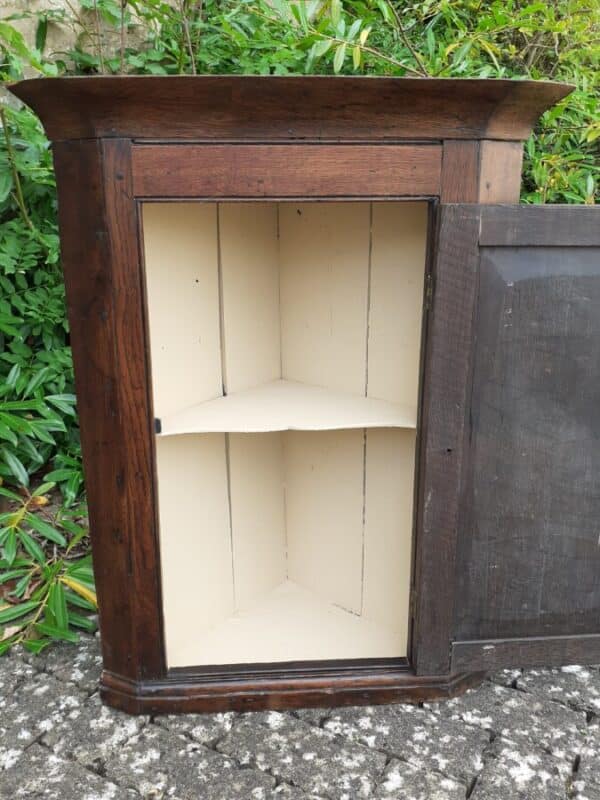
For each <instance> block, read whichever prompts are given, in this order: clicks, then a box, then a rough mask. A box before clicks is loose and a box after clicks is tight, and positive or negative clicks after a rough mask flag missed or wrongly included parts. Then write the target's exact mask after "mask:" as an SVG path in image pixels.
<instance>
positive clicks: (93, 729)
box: [0, 637, 600, 800]
mask: <svg viewBox="0 0 600 800" xmlns="http://www.w3.org/2000/svg"><path fill="white" fill-rule="evenodd" d="M100 668H101V663H100V649H99V642H98V639H97V638H95V637H84V638H82V642H81V644H80V645H78V646H71V645H58V646H56V647H53V648H50V649H48V650H47V651H45V652H44V653H43V654H42V656H41V657H40V658H35V657H33V656H31V655H30V654H25V653H22V652H21V653H13V654H11V655H10V656H5V657H3V658H0V800H12V798H25V799H26V800H42V798H44V799H45V800H75V798H77V800H130V799H131V800H467V799H468V798H469V799H470V800H600V671H599V670H598V668H597V667H567V668H564V669H537V670H504V671H502V672H500V673H497V674H496V675H494V676H491V678H490V679H489V680H487V681H485V682H484V684H483V685H482V686H481V687H479V688H478V689H474V690H471V691H469V692H468V693H466V694H465V695H464V696H462V697H460V698H456V699H454V700H451V701H447V702H442V703H428V704H422V705H421V706H411V705H391V706H378V707H363V708H341V709H303V710H295V711H289V712H285V713H279V712H274V711H269V712H261V713H256V714H238V713H232V712H231V713H225V714H209V715H200V714H189V715H182V716H163V717H156V718H150V717H130V716H127V715H125V714H122V713H120V712H118V711H114V710H113V709H110V708H108V707H106V706H103V705H102V704H101V702H100V700H99V697H98V693H97V691H96V689H97V682H98V679H99V676H100Z"/></svg>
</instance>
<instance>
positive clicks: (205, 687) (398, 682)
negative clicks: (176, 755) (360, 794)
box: [100, 663, 485, 714]
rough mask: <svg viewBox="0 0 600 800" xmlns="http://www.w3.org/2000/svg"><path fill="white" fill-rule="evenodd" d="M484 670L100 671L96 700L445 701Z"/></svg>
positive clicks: (139, 705)
mask: <svg viewBox="0 0 600 800" xmlns="http://www.w3.org/2000/svg"><path fill="white" fill-rule="evenodd" d="M484 675H485V673H484V672H478V673H469V674H462V675H455V676H452V677H446V678H428V677H417V676H415V675H414V673H413V672H411V671H410V670H409V669H406V668H399V667H395V668H393V667H387V668H386V667H383V668H377V667H376V666H371V667H361V666H359V665H353V664H352V663H349V664H347V665H346V668H344V667H343V666H342V665H341V664H340V665H339V666H338V667H337V668H334V669H331V668H330V669H329V671H326V670H322V671H321V673H320V674H318V673H316V674H309V673H303V671H297V670H293V669H292V670H291V671H289V672H283V673H281V672H280V673H279V674H276V673H275V674H274V673H271V672H266V673H265V674H263V675H262V676H260V675H258V674H257V675H255V676H254V677H251V678H248V677H244V676H243V675H238V676H235V675H228V676H226V677H224V676H220V675H217V676H216V677H215V678H214V679H212V680H211V679H210V676H207V675H202V676H200V675H194V674H189V675H187V676H185V675H182V674H181V673H180V672H171V673H169V676H168V677H166V678H165V679H163V680H160V681H159V680H156V681H146V682H139V683H135V682H133V681H130V680H127V679H123V678H122V677H120V676H119V675H114V674H113V673H110V672H107V671H105V672H104V673H103V674H102V682H101V688H100V691H101V696H102V699H103V700H104V701H105V702H107V703H109V704H110V705H112V706H114V707H115V708H119V709H121V710H122V711H126V712H128V713H129V714H165V713H172V712H173V711H176V712H180V713H195V712H215V711H259V710H261V709H281V710H283V709H286V708H318V707H330V706H343V705H372V704H378V703H400V702H409V703H417V702H423V701H431V700H440V699H448V698H450V697H455V696H456V695H458V694H461V693H462V692H464V691H466V689H469V688H471V687H473V686H476V685H478V684H479V683H480V682H481V681H482V680H483V678H484Z"/></svg>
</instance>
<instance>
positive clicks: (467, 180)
mask: <svg viewBox="0 0 600 800" xmlns="http://www.w3.org/2000/svg"><path fill="white" fill-rule="evenodd" d="M479 151H480V143H479V142H478V141H476V140H473V141H460V140H452V139H448V140H446V141H445V142H444V152H443V157H442V178H441V191H440V201H441V202H442V203H476V202H477V201H478V199H479Z"/></svg>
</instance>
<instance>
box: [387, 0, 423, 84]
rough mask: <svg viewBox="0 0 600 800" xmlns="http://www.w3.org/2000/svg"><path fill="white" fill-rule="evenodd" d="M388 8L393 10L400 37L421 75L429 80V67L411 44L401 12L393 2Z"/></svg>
mask: <svg viewBox="0 0 600 800" xmlns="http://www.w3.org/2000/svg"><path fill="white" fill-rule="evenodd" d="M388 6H389V8H390V9H391V11H392V14H393V15H394V19H395V20H396V25H397V26H398V31H399V33H400V36H401V37H402V41H403V42H404V44H405V45H406V46H407V48H408V49H409V51H410V53H411V55H412V57H413V58H414V60H415V61H416V62H417V64H418V65H419V68H420V74H421V75H422V76H423V77H424V78H427V77H428V76H429V70H428V69H427V66H426V65H425V62H424V61H423V59H422V58H421V56H420V55H419V53H418V52H417V51H416V50H415V48H414V47H413V46H412V43H411V41H410V39H409V37H408V34H407V33H406V29H405V27H404V25H403V24H402V19H401V17H400V12H399V11H398V9H397V8H395V6H394V5H393V3H392V2H389V3H388Z"/></svg>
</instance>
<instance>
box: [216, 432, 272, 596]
mask: <svg viewBox="0 0 600 800" xmlns="http://www.w3.org/2000/svg"><path fill="white" fill-rule="evenodd" d="M228 439H229V469H230V472H229V479H230V493H231V527H232V541H233V561H234V581H235V605H236V609H241V610H244V609H246V608H248V607H249V606H251V605H252V604H253V603H256V602H257V601H258V600H260V599H261V597H262V596H263V595H264V594H266V593H267V592H269V591H271V590H272V589H274V588H275V587H276V586H278V585H279V584H280V583H283V581H284V580H285V578H286V537H285V516H284V503H283V450H282V440H281V434H280V433H261V434H230V435H229V437H228Z"/></svg>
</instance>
